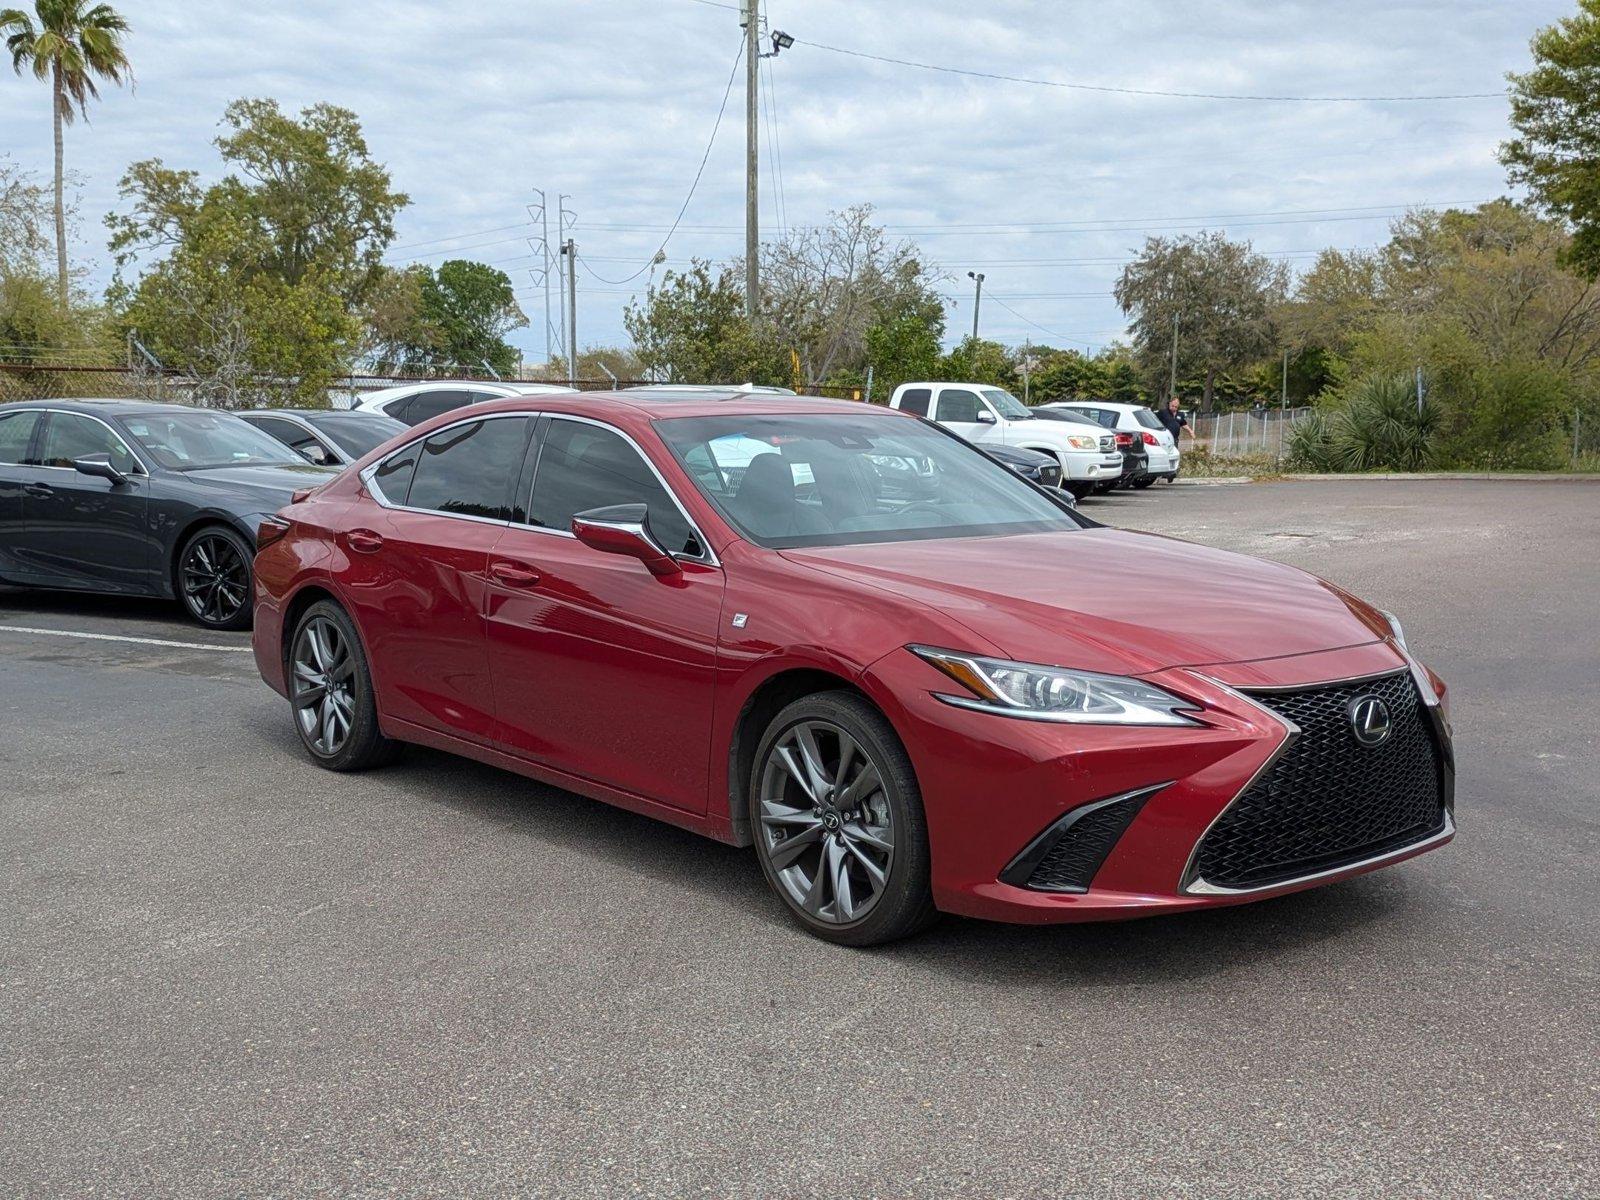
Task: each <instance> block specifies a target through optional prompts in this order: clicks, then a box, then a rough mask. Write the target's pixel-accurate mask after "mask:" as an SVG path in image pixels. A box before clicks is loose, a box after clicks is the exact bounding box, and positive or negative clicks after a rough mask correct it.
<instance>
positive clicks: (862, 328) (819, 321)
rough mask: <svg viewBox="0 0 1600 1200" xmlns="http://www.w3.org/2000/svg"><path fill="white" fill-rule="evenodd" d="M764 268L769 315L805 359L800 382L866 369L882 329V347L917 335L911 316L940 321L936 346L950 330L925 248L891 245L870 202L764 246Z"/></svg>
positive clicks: (787, 342) (778, 331) (923, 322)
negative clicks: (895, 329) (923, 252)
mask: <svg viewBox="0 0 1600 1200" xmlns="http://www.w3.org/2000/svg"><path fill="white" fill-rule="evenodd" d="M761 274H762V280H761V283H762V292H763V296H762V314H763V318H764V320H766V321H767V322H768V323H770V324H771V326H772V327H773V331H774V333H775V335H776V337H777V338H778V340H779V342H781V343H782V344H783V345H785V346H787V347H789V348H790V349H792V350H793V351H794V353H795V356H796V357H797V358H798V359H799V363H800V379H799V380H798V382H800V383H804V384H819V383H824V382H827V381H829V380H830V379H831V378H832V377H833V376H834V375H836V374H837V373H838V372H841V371H850V372H864V370H865V368H866V364H867V360H868V351H869V343H870V341H871V340H872V338H873V331H874V330H877V331H878V334H877V339H876V340H877V343H878V345H879V347H880V349H886V348H888V347H889V346H890V344H892V343H894V342H896V341H900V342H905V341H906V339H907V338H908V337H909V338H914V337H915V333H914V331H913V329H911V328H910V327H908V326H907V322H908V321H912V322H919V323H920V324H921V325H922V327H923V328H928V327H930V326H936V327H937V330H938V332H937V333H935V334H934V344H935V347H937V342H938V336H939V334H941V333H942V332H943V328H944V305H943V302H942V301H940V300H939V298H938V296H937V294H936V293H934V291H933V288H932V280H931V279H930V278H929V276H928V274H927V272H926V270H925V268H924V266H923V263H922V261H921V256H920V254H919V253H918V251H917V248H916V247H915V246H914V245H912V244H911V243H909V242H898V243H891V242H890V241H889V239H888V237H887V235H886V234H885V232H884V230H883V228H882V227H881V226H878V225H874V224H873V223H872V206H871V205H870V204H858V205H856V206H854V207H853V208H847V209H845V210H843V211H841V212H835V213H832V214H830V215H829V220H828V222H827V223H826V224H824V225H819V226H806V227H796V228H794V229H791V230H789V231H788V233H786V234H785V235H784V236H783V237H781V238H779V239H778V240H777V241H775V242H772V243H769V244H768V245H767V246H766V247H764V249H763V251H762V269H761ZM886 325H887V326H890V327H893V326H899V327H900V328H899V330H898V332H891V330H890V328H885V326H886ZM904 348H905V349H911V347H910V346H909V345H906V346H905V347H904ZM913 352H914V353H915V351H913ZM875 365H876V364H875ZM893 373H895V371H894V370H893V369H891V374H893Z"/></svg>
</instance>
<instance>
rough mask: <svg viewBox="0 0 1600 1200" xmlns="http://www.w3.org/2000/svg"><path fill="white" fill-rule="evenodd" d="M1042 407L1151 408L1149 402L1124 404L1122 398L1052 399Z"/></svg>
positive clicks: (1129, 409) (1128, 409)
mask: <svg viewBox="0 0 1600 1200" xmlns="http://www.w3.org/2000/svg"><path fill="white" fill-rule="evenodd" d="M1040 407H1042V408H1079V407H1088V408H1114V409H1117V410H1118V411H1119V412H1138V411H1139V410H1140V409H1141V408H1149V407H1150V406H1149V405H1148V404H1124V403H1123V402H1122V401H1120V400H1052V401H1050V403H1049V404H1048V405H1041V406H1040Z"/></svg>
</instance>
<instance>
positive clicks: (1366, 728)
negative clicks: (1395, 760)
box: [1345, 696, 1394, 746]
mask: <svg viewBox="0 0 1600 1200" xmlns="http://www.w3.org/2000/svg"><path fill="white" fill-rule="evenodd" d="M1345 711H1346V712H1347V713H1348V714H1349V717H1350V734H1351V736H1352V737H1354V738H1355V739H1356V741H1358V742H1360V743H1361V744H1362V745H1363V746H1381V745H1383V744H1384V743H1385V742H1387V741H1388V740H1389V735H1390V734H1391V733H1393V732H1394V721H1393V719H1392V718H1391V717H1390V716H1389V706H1388V705H1387V704H1385V703H1384V702H1383V701H1382V700H1380V699H1378V698H1377V697H1376V696H1357V697H1356V698H1355V699H1354V700H1352V701H1350V706H1349V708H1347V709H1346V710H1345Z"/></svg>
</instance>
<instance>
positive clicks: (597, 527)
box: [572, 504, 683, 577]
mask: <svg viewBox="0 0 1600 1200" xmlns="http://www.w3.org/2000/svg"><path fill="white" fill-rule="evenodd" d="M572 536H573V537H575V538H577V539H578V540H579V541H580V542H582V543H583V544H584V545H585V546H588V547H590V548H591V549H594V550H601V551H604V552H605V553H607V554H626V555H628V556H629V557H630V558H637V559H638V560H639V561H640V562H642V563H643V564H644V565H645V567H646V568H648V570H649V571H650V574H652V575H657V576H661V577H666V576H669V575H678V574H681V573H682V571H683V568H682V567H680V566H678V561H677V559H675V558H673V557H672V555H670V554H668V553H667V552H666V551H665V550H663V549H662V548H661V545H660V543H659V542H657V541H656V539H655V538H654V537H652V536H651V534H650V509H649V506H648V505H644V504H612V505H608V506H607V507H605V508H591V509H589V511H588V512H581V513H574V514H573V517H572Z"/></svg>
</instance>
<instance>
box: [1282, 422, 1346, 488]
mask: <svg viewBox="0 0 1600 1200" xmlns="http://www.w3.org/2000/svg"><path fill="white" fill-rule="evenodd" d="M1283 465H1284V467H1285V469H1287V470H1290V471H1309V472H1312V473H1314V474H1323V473H1326V472H1328V471H1336V470H1338V469H1339V468H1338V464H1337V463H1336V462H1335V460H1334V456H1333V434H1332V431H1331V430H1330V429H1329V423H1328V417H1327V414H1326V413H1324V412H1322V411H1321V410H1319V409H1313V410H1312V411H1311V412H1308V413H1307V414H1306V415H1305V416H1303V417H1301V418H1300V419H1299V420H1298V421H1296V422H1295V423H1294V424H1293V425H1291V426H1290V427H1289V437H1288V441H1287V442H1286V444H1285V446H1284V456H1283Z"/></svg>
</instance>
